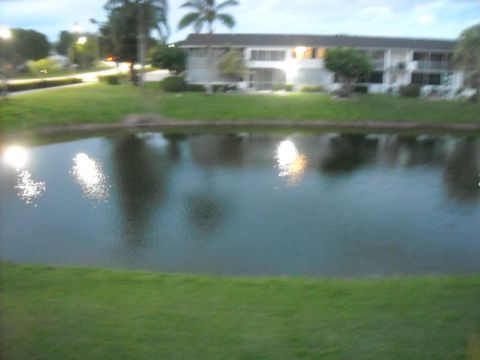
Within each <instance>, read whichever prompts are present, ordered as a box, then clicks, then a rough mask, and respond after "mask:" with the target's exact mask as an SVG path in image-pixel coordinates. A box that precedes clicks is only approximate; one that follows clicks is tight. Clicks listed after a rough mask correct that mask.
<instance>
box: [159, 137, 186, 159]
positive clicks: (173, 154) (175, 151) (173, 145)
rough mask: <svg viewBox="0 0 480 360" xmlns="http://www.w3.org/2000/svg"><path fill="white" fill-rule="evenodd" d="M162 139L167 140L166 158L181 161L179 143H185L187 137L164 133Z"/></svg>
mask: <svg viewBox="0 0 480 360" xmlns="http://www.w3.org/2000/svg"><path fill="white" fill-rule="evenodd" d="M163 137H164V138H165V139H167V140H168V148H167V151H168V157H169V159H170V160H173V161H178V160H181V157H182V153H181V149H180V143H181V142H182V141H185V140H186V139H187V138H188V137H187V136H186V135H184V134H177V133H165V134H163Z"/></svg>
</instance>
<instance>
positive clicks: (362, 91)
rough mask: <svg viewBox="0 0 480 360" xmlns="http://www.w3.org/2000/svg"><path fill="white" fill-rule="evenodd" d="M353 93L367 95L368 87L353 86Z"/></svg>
mask: <svg viewBox="0 0 480 360" xmlns="http://www.w3.org/2000/svg"><path fill="white" fill-rule="evenodd" d="M353 92H354V93H357V94H368V85H355V87H354V88H353Z"/></svg>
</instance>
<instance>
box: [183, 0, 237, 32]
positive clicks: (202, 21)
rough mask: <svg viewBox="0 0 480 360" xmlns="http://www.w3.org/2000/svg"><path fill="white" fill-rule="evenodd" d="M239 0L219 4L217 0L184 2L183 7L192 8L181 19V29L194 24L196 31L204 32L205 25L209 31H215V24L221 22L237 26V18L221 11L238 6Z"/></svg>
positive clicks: (229, 26)
mask: <svg viewBox="0 0 480 360" xmlns="http://www.w3.org/2000/svg"><path fill="white" fill-rule="evenodd" d="M238 4H239V2H238V1H237V0H226V1H224V2H222V3H220V4H217V2H216V0H189V1H187V2H185V3H183V4H182V6H181V7H182V8H187V9H190V10H191V12H189V13H187V14H186V15H185V16H183V18H182V19H181V20H180V22H179V24H178V28H179V29H184V28H186V27H188V26H191V25H192V26H193V28H194V30H195V32H196V33H199V32H202V29H203V27H204V26H206V27H207V31H208V32H209V33H213V24H214V23H215V22H217V21H218V22H220V23H222V24H223V25H225V26H226V27H228V28H230V29H231V28H233V27H234V26H235V19H234V18H233V17H232V16H231V15H230V14H226V13H222V12H221V11H222V10H223V9H225V8H227V7H230V6H237V5H238Z"/></svg>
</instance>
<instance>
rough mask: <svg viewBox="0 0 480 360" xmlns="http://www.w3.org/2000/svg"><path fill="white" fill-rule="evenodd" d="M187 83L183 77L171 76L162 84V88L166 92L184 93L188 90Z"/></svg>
mask: <svg viewBox="0 0 480 360" xmlns="http://www.w3.org/2000/svg"><path fill="white" fill-rule="evenodd" d="M186 86H187V84H186V82H185V79H184V78H183V77H182V76H169V77H166V78H165V79H163V80H162V81H161V82H160V87H161V89H162V90H163V91H166V92H182V91H185V90H186Z"/></svg>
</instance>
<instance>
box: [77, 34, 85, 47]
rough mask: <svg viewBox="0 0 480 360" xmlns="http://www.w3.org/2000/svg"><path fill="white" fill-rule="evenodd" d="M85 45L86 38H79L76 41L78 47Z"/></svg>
mask: <svg viewBox="0 0 480 360" xmlns="http://www.w3.org/2000/svg"><path fill="white" fill-rule="evenodd" d="M86 43H87V37H86V36H80V37H79V38H78V40H77V44H78V45H85V44H86Z"/></svg>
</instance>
